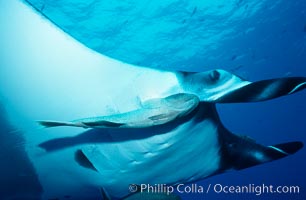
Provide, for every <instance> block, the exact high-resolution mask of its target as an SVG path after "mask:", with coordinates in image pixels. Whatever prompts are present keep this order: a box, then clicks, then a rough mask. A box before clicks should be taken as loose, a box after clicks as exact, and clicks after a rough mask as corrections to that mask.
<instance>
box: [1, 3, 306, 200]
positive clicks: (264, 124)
mask: <svg viewBox="0 0 306 200" xmlns="http://www.w3.org/2000/svg"><path fill="white" fill-rule="evenodd" d="M12 2H13V1H12ZM22 3H24V5H27V6H28V7H29V6H30V7H31V6H34V8H35V9H32V12H38V13H41V14H42V15H43V17H42V18H43V19H44V20H46V21H47V20H51V21H52V22H53V23H54V24H55V25H56V26H57V27H59V28H60V29H62V30H64V31H65V32H66V33H67V34H69V35H71V36H72V37H74V38H75V39H77V40H78V41H79V42H81V43H83V44H84V45H86V46H87V47H89V48H91V49H93V50H95V51H97V52H99V53H101V54H103V55H106V56H109V57H111V58H114V59H117V60H120V61H123V62H126V63H130V64H135V65H141V66H148V67H154V68H161V69H171V70H184V71H206V70H209V69H215V68H221V69H226V70H229V71H231V72H233V73H235V74H237V75H239V76H241V77H243V78H246V79H247V80H251V81H256V80H263V79H269V78H276V77H288V76H306V2H305V1H303V0H298V1H294V2H292V1H284V0H278V1H273V2H272V1H259V0H258V1H256V0H253V1H252V0H249V1H247V0H230V1H214V2H212V1H196V0H194V1H176V0H167V1H98V0H91V1H82V0H78V1H72V0H70V1H69V0H60V1H46V0H28V1H22ZM9 4H11V3H8V2H5V1H1V4H0V5H1V9H3V11H4V12H2V14H1V15H0V17H1V18H0V20H1V21H0V23H1V27H2V28H3V27H4V28H5V27H9V26H8V25H3V24H9V23H10V19H11V18H12V17H14V15H18V12H17V13H15V12H14V10H7V9H12V8H14V7H11V6H10V5H9ZM17 11H18V9H17ZM17 25H19V26H25V28H26V26H27V24H22V23H20V24H17ZM1 30H2V31H1V32H2V33H1V35H0V37H1V38H2V39H1V38H0V41H1V43H2V44H3V45H1V46H2V47H1V55H0V63H1V65H3V66H4V67H3V71H0V72H4V71H5V70H7V69H9V68H8V67H7V66H6V65H7V64H8V63H9V61H7V60H8V59H7V58H8V57H9V58H10V59H11V60H13V59H16V60H18V58H19V57H18V56H21V55H20V54H17V55H16V54H14V52H13V51H12V50H10V48H11V46H9V45H8V44H14V45H17V46H18V45H20V46H21V47H22V45H23V43H27V44H31V43H33V44H35V43H36V40H35V38H27V39H28V41H26V42H25V41H23V40H20V41H15V43H14V42H12V43H9V42H7V41H6V40H9V38H10V35H14V34H17V33H16V32H15V33H14V30H15V29H1ZM40 31H41V30H37V32H38V34H45V33H44V32H40ZM24 34H26V33H24ZM12 38H13V36H12ZM42 45H43V44H42ZM57 46H58V49H61V48H65V47H61V44H57ZM21 47H20V48H21ZM12 49H13V48H12ZM58 51H60V50H58ZM31 52H32V49H27V52H25V53H26V54H27V55H31ZM33 52H34V50H33ZM65 53H67V52H66V51H60V54H64V55H65ZM67 55H68V53H67ZM32 56H33V55H32ZM40 56H41V55H40V54H37V55H34V57H38V58H39V57H40ZM71 59H74V58H71ZM16 62H17V61H16ZM37 65H38V67H39V65H40V63H39V62H37ZM4 69H5V70H4ZM14 69H15V68H12V69H11V70H14ZM26 69H27V66H24V69H23V70H24V72H23V73H30V72H29V71H27V70H26ZM63 70H64V69H63ZM3 74H4V73H3ZM71 75H73V72H72V73H71ZM35 76H38V77H39V76H41V77H44V76H42V75H40V74H39V73H38V74H36V75H35ZM1 78H2V81H3V82H1V83H6V81H4V80H5V79H14V81H12V82H18V81H19V77H18V76H16V77H2V76H1ZM69 78H71V77H68V78H67V79H66V81H67V82H68V81H69ZM20 79H21V78H20ZM71 79H72V78H71ZM55 81H58V80H55ZM7 82H9V81H7ZM0 87H1V91H0V95H1V96H0V97H1V101H2V104H3V111H2V110H1V111H2V112H1V113H2V114H1V146H2V150H1V158H2V161H1V163H2V166H1V177H2V178H3V179H1V180H0V183H1V188H0V193H1V195H2V196H1V197H3V198H8V197H9V196H10V195H11V196H13V195H12V194H13V193H16V197H14V198H15V199H20V198H24V199H25V198H27V199H35V198H37V197H38V196H39V195H40V194H42V193H43V189H42V186H41V185H40V184H39V181H38V180H37V177H36V172H35V166H33V164H31V161H30V160H31V156H32V155H27V152H26V151H24V150H23V149H22V148H20V146H22V144H23V143H25V139H24V138H23V136H22V134H18V133H19V132H18V130H17V131H15V129H14V127H13V126H11V125H10V123H13V122H9V120H7V118H9V117H8V115H7V114H6V112H8V111H6V109H7V106H8V105H9V107H10V108H11V109H12V110H14V109H16V110H18V106H16V105H12V104H10V102H7V101H6V97H5V92H4V91H6V90H7V87H10V88H11V90H12V91H14V90H15V91H14V92H15V93H19V90H18V88H16V87H14V85H8V84H2V85H0ZM19 89H20V88H19ZM48 89H50V88H48ZM33 90H35V88H33ZM20 92H21V91H20ZM82 92H83V93H84V94H86V91H82ZM37 93H39V94H41V93H43V91H39V92H37ZM305 99H306V92H305V91H302V92H300V93H297V94H294V95H290V96H287V97H283V98H280V99H275V100H271V101H267V102H260V103H246V104H222V105H218V106H217V108H218V112H219V114H220V117H221V120H222V122H223V123H224V124H225V126H226V127H227V128H229V129H230V130H231V131H232V132H234V133H237V134H241V135H248V136H250V137H251V138H254V139H256V140H257V141H258V142H260V143H262V144H265V145H272V144H278V143H283V142H289V141H302V142H305V141H306V137H305V119H306V114H305V113H306V105H305ZM69 100H70V101H73V100H71V99H68V100H67V102H69ZM26 101H27V99H22V98H20V104H26V103H27V102H26ZM68 104H69V103H68ZM1 109H2V107H1ZM50 109H51V108H50ZM46 110H47V109H46ZM35 112H38V111H35ZM39 112H44V111H39ZM58 115H59V116H60V115H61V113H59V114H58ZM20 121H22V120H20ZM14 122H15V121H14ZM15 123H16V122H15ZM8 133H10V134H8ZM27 142H29V141H28V140H27ZM16 144H18V145H16ZM15 146H17V147H18V148H10V147H15ZM305 156H306V153H305V149H302V150H301V151H299V152H298V153H297V154H295V155H292V156H289V157H287V158H284V159H281V160H278V161H274V162H271V163H266V164H263V165H259V166H256V167H252V168H249V169H245V170H241V171H234V172H233V171H232V172H229V173H225V174H221V175H217V176H213V177H210V178H207V179H205V180H202V181H200V182H197V184H198V185H202V186H203V187H204V188H207V187H208V186H209V185H210V184H211V185H215V184H222V185H228V186H230V185H233V186H237V185H238V186H240V185H241V186H243V185H249V184H255V185H261V184H263V183H264V184H267V185H273V186H279V185H281V186H291V185H297V186H299V187H300V193H299V194H262V195H259V196H257V195H255V194H224V193H223V194H217V193H216V192H213V191H211V192H209V193H208V194H206V193H205V194H197V193H193V194H190V193H189V194H183V195H182V198H183V199H216V198H224V199H305V198H306V192H305V191H304V188H305V186H306V185H305V181H304V178H305V170H304V169H305V167H306V162H305V159H304V158H305ZM49 165H52V164H50V163H49ZM20 166H22V167H20ZM15 168H16V169H15ZM8 169H9V170H8ZM50 170H52V169H50ZM68 171H69V170H68ZM29 181H30V182H29ZM51 184H52V182H51ZM53 184H54V185H56V184H57V183H53ZM25 186H27V187H28V188H26V187H25ZM66 187H67V191H69V184H67V185H66ZM88 191H90V192H91V190H90V189H88ZM76 193H77V192H75V193H74V194H71V196H77V195H76ZM19 194H20V195H19ZM78 195H79V194H78ZM83 195H84V196H85V197H86V194H83ZM85 197H83V198H85ZM14 198H9V199H14ZM54 198H56V197H54ZM69 198H70V196H66V199H69ZM80 198H81V197H80Z"/></svg>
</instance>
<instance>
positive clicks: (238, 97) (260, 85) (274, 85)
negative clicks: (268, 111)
mask: <svg viewBox="0 0 306 200" xmlns="http://www.w3.org/2000/svg"><path fill="white" fill-rule="evenodd" d="M305 88H306V78H305V77H290V78H278V79H270V80H263V81H258V82H254V83H250V84H247V85H245V86H242V87H240V88H238V89H236V90H233V91H230V92H228V93H225V94H224V95H222V96H220V97H219V98H218V99H216V100H215V102H216V103H239V102H257V101H265V100H269V99H273V98H277V97H280V96H284V95H288V94H292V93H295V92H297V91H300V90H302V89H305Z"/></svg>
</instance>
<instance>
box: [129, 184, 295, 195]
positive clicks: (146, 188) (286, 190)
mask: <svg viewBox="0 0 306 200" xmlns="http://www.w3.org/2000/svg"><path fill="white" fill-rule="evenodd" d="M129 190H130V192H147V193H165V194H168V195H170V194H171V193H173V192H178V193H187V194H188V193H190V194H192V193H198V194H201V193H202V194H205V193H206V194H208V193H211V192H214V193H216V194H220V193H224V194H255V195H257V196H259V195H262V194H299V193H300V187H299V186H292V185H291V186H286V185H282V186H275V185H269V184H260V185H255V184H248V185H235V186H234V185H223V184H209V185H208V186H203V185H198V184H188V185H185V184H178V185H176V186H169V185H166V184H140V185H136V184H131V185H130V186H129Z"/></svg>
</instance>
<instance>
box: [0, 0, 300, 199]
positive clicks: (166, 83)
mask: <svg viewBox="0 0 306 200" xmlns="http://www.w3.org/2000/svg"><path fill="white" fill-rule="evenodd" d="M6 6H7V7H8V8H9V9H7V10H6V11H5V12H7V13H5V12H4V14H7V15H8V14H9V13H11V12H10V11H11V10H15V11H16V12H14V13H19V14H18V15H12V17H11V22H10V23H0V27H1V29H2V30H6V31H7V32H8V33H12V34H5V35H4V36H3V37H2V38H1V39H2V40H3V44H4V47H7V49H8V50H10V51H12V52H14V55H15V56H16V57H18V59H16V58H15V57H14V56H11V54H9V53H8V54H5V55H3V56H2V57H3V58H2V59H3V63H4V64H3V66H2V67H1V68H0V85H1V87H0V98H1V102H2V103H3V106H4V108H5V110H6V112H7V114H8V120H9V123H10V124H11V125H12V126H14V127H15V128H16V129H17V130H18V131H19V132H20V135H22V136H23V137H24V139H25V144H24V152H26V153H27V155H28V157H29V159H30V161H31V162H32V163H33V166H34V168H35V174H36V175H37V177H38V179H39V182H40V184H41V185H42V188H43V191H44V194H43V198H44V199H48V198H64V197H65V196H69V197H71V198H72V199H73V198H74V196H76V198H79V199H80V198H81V199H82V198H83V199H88V198H95V197H96V193H95V192H98V193H100V191H101V188H103V190H102V191H105V192H104V193H107V196H109V197H118V198H128V197H127V195H128V194H129V191H128V187H129V185H130V184H157V183H161V184H167V185H173V186H174V185H178V184H180V183H192V182H195V181H198V180H202V179H204V178H207V177H210V176H213V175H216V174H220V173H224V172H227V171H230V170H241V169H245V168H248V167H252V166H255V165H258V164H262V163H266V162H269V161H273V160H276V159H280V158H283V157H286V156H288V155H291V154H293V153H295V152H297V151H298V150H299V149H301V148H302V146H303V144H302V142H299V141H295V142H286V143H283V144H275V145H271V146H264V145H261V144H259V143H257V142H255V140H253V139H250V138H249V137H248V136H242V135H238V134H234V133H232V132H231V131H230V130H228V129H227V128H226V127H225V126H224V125H223V124H222V123H221V121H220V119H219V115H218V113H217V111H216V104H223V103H248V102H259V101H266V100H271V99H274V98H277V97H280V96H285V95H289V94H292V93H295V92H298V91H301V90H302V89H304V88H305V87H306V78H305V77H286V78H277V79H269V80H262V81H255V82H252V81H248V80H245V79H243V78H241V77H239V76H237V75H235V74H233V73H231V72H229V71H226V70H224V69H215V70H210V71H203V72H182V71H167V70H159V69H152V68H147V67H141V66H134V65H130V64H127V63H122V62H120V61H118V60H113V59H111V58H109V57H106V56H103V55H101V54H98V53H96V52H94V51H92V50H90V49H88V48H86V47H84V46H82V45H81V44H80V43H79V42H78V41H76V40H74V39H73V38H71V37H69V36H68V35H67V34H65V33H64V32H63V31H61V30H59V29H58V28H57V27H55V26H54V25H52V24H51V23H49V22H48V21H46V20H44V19H43V18H41V16H39V14H37V13H35V12H33V10H31V9H30V8H28V7H27V6H25V5H24V4H22V2H19V1H17V0H16V1H10V3H8V4H7V5H6ZM1 8H2V7H1ZM21 22H22V23H21ZM20 24H22V25H23V26H21V25H20ZM38 30H39V31H38ZM13 33H14V34H13ZM29 38H35V42H32V41H30V40H29ZM16 42H17V43H18V45H16ZM58 44H61V45H62V46H61V48H59V47H58ZM29 50H30V51H29ZM28 52H30V53H28ZM8 77H9V78H8ZM17 80H18V81H17ZM37 120H41V121H39V124H40V125H43V126H45V127H49V128H43V129H41V128H40V126H39V124H38V123H37ZM50 127H56V128H50ZM37 128H39V129H37ZM84 128H85V129H84ZM18 148H21V147H19V146H18ZM174 169H175V170H174ZM76 193H77V195H75V194H76ZM82 195H83V196H82ZM131 197H132V196H131ZM134 197H135V196H134ZM163 197H164V196H163Z"/></svg>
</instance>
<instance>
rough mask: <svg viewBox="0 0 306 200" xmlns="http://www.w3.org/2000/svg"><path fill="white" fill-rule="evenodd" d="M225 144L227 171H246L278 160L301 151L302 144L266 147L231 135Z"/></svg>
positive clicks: (246, 138)
mask: <svg viewBox="0 0 306 200" xmlns="http://www.w3.org/2000/svg"><path fill="white" fill-rule="evenodd" d="M227 139H228V140H227V141H225V142H224V150H223V155H224V156H223V158H224V160H223V161H224V165H223V166H224V167H225V169H233V168H234V169H236V170H240V169H245V168H248V167H252V166H255V165H259V164H262V163H266V162H270V161H273V160H278V159H280V158H284V157H286V156H289V155H292V154H294V153H296V152H297V151H299V150H300V149H301V148H302V147H303V146H304V145H303V143H302V142H287V143H282V144H277V145H272V146H264V145H261V144H258V143H256V142H255V141H254V140H252V139H250V138H248V137H245V136H238V135H234V134H230V136H229V137H228V138H227Z"/></svg>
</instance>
